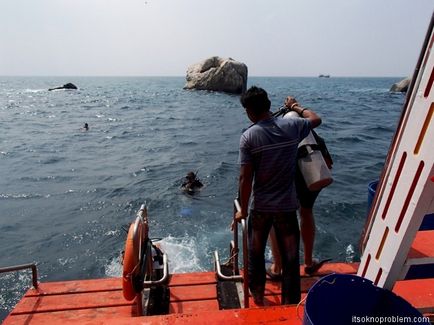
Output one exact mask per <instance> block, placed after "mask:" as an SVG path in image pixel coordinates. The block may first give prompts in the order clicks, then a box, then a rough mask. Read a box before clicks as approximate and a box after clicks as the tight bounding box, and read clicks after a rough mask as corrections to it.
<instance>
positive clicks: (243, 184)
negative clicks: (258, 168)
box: [235, 163, 253, 222]
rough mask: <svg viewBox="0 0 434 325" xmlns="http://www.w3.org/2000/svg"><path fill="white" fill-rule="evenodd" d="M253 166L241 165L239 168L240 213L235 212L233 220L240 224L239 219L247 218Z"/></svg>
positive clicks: (249, 164)
mask: <svg viewBox="0 0 434 325" xmlns="http://www.w3.org/2000/svg"><path fill="white" fill-rule="evenodd" d="M252 181H253V165H252V164H251V163H248V164H243V165H241V168H240V205H241V212H237V214H236V215H235V219H236V220H237V221H238V222H240V221H241V219H245V218H247V215H248V209H249V199H250V193H251V191H252Z"/></svg>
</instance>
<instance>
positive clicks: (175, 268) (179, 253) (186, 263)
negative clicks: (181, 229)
mask: <svg viewBox="0 0 434 325" xmlns="http://www.w3.org/2000/svg"><path fill="white" fill-rule="evenodd" d="M158 246H159V247H160V248H161V250H162V251H163V252H164V253H166V254H167V257H168V260H169V272H170V273H185V272H201V271H205V268H203V267H202V266H201V265H200V258H199V253H198V251H199V249H200V250H203V244H198V243H197V242H196V240H195V238H192V237H182V238H181V237H172V236H169V237H166V238H163V239H162V240H161V241H159V242H158ZM122 268H123V265H122V256H121V254H119V256H117V257H115V258H114V259H112V260H111V261H110V262H109V263H108V264H107V265H106V266H105V274H106V275H107V276H108V277H120V276H122Z"/></svg>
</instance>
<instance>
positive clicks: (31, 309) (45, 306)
mask: <svg viewBox="0 0 434 325" xmlns="http://www.w3.org/2000/svg"><path fill="white" fill-rule="evenodd" d="M132 304H133V302H130V301H126V300H125V299H124V297H123V296H122V293H121V292H120V291H108V292H98V293H75V294H70V295H48V296H39V297H26V298H24V299H22V300H21V301H20V302H19V303H18V304H17V306H16V307H15V308H14V310H13V311H12V314H23V313H35V312H48V311H60V310H71V309H85V308H101V307H110V306H113V307H116V306H129V305H132Z"/></svg>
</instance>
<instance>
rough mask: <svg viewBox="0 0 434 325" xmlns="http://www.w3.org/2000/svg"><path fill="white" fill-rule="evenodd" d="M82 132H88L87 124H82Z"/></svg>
mask: <svg viewBox="0 0 434 325" xmlns="http://www.w3.org/2000/svg"><path fill="white" fill-rule="evenodd" d="M81 130H82V131H89V124H87V123H84V126H83V127H82V128H81Z"/></svg>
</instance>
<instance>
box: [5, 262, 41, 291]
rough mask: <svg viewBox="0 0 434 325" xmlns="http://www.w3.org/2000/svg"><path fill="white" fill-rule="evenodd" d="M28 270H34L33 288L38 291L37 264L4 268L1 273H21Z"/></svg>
mask: <svg viewBox="0 0 434 325" xmlns="http://www.w3.org/2000/svg"><path fill="white" fill-rule="evenodd" d="M26 269H31V270H32V283H33V287H34V288H35V289H38V270H37V268H36V264H35V263H30V264H22V265H14V266H8V267H2V268H0V273H7V272H16V271H21V270H26Z"/></svg>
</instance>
